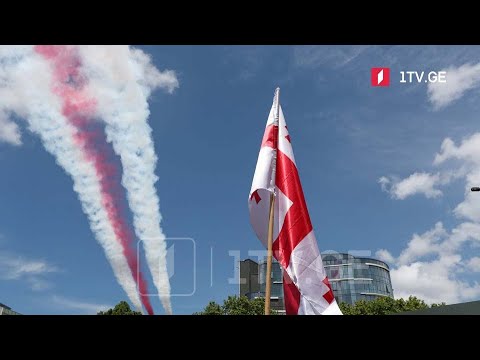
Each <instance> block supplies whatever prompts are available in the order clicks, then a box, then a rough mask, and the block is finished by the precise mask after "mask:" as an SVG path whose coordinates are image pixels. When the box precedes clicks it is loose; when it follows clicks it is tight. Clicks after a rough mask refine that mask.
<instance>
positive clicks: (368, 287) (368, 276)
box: [322, 253, 393, 304]
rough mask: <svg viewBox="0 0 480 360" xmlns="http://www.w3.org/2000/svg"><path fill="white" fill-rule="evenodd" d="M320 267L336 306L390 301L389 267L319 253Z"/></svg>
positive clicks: (363, 260)
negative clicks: (385, 299)
mask: <svg viewBox="0 0 480 360" xmlns="http://www.w3.org/2000/svg"><path fill="white" fill-rule="evenodd" d="M322 260H323V266H324V267H325V271H326V273H327V276H328V280H330V284H331V286H332V290H333V294H334V295H335V299H336V300H337V302H338V303H341V302H346V303H349V304H354V303H355V302H356V301H358V300H374V299H376V298H378V297H381V296H388V297H391V298H393V289H392V282H391V280H390V268H389V267H388V265H387V264H386V263H384V262H383V261H380V260H376V259H372V258H364V257H355V256H352V255H350V254H339V253H331V254H322Z"/></svg>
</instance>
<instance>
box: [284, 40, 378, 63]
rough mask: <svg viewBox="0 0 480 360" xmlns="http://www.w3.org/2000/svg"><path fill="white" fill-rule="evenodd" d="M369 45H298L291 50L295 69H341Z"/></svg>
mask: <svg viewBox="0 0 480 360" xmlns="http://www.w3.org/2000/svg"><path fill="white" fill-rule="evenodd" d="M369 47H370V46H369V45H353V46H352V45H338V46H329V45H318V46H317V45H312V46H306V45H299V46H295V47H294V50H293V58H294V64H295V65H296V66H297V67H303V68H316V67H320V66H329V67H334V68H338V67H342V66H344V65H347V64H348V63H350V62H352V61H353V60H355V59H356V58H357V57H358V56H359V55H361V54H362V53H363V52H364V51H365V50H367V49H368V48H369Z"/></svg>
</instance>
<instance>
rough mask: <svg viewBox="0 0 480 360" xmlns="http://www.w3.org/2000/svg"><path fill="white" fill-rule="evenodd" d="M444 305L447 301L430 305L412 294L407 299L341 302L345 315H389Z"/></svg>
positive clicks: (388, 298) (385, 298) (381, 298)
mask: <svg viewBox="0 0 480 360" xmlns="http://www.w3.org/2000/svg"><path fill="white" fill-rule="evenodd" d="M442 305H445V303H441V304H432V305H431V306H429V305H428V304H426V303H425V301H423V300H421V299H419V298H417V297H415V296H410V297H409V298H408V299H407V300H404V299H392V298H390V297H379V298H377V299H375V300H371V301H365V300H358V301H357V302H356V303H355V304H353V305H350V304H348V303H340V309H341V310H342V313H343V314H344V315H388V314H395V313H401V312H404V311H414V310H421V309H428V308H430V307H436V306H442Z"/></svg>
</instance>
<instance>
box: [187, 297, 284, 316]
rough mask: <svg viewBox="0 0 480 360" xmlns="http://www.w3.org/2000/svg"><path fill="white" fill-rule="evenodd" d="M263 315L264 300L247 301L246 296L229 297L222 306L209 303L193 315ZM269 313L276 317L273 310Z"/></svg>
mask: <svg viewBox="0 0 480 360" xmlns="http://www.w3.org/2000/svg"><path fill="white" fill-rule="evenodd" d="M264 313H265V299H264V298H256V299H253V300H249V299H248V298H247V297H246V296H241V297H238V296H229V297H228V299H226V300H224V301H223V305H219V304H217V303H216V302H215V301H210V302H209V303H208V305H207V306H206V307H205V309H203V311H202V312H198V313H195V314H194V315H263V314H264ZM270 313H271V314H272V315H277V312H276V311H275V310H270Z"/></svg>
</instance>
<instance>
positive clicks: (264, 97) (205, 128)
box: [0, 46, 480, 314]
mask: <svg viewBox="0 0 480 360" xmlns="http://www.w3.org/2000/svg"><path fill="white" fill-rule="evenodd" d="M140 48H141V49H142V50H143V51H145V52H146V53H148V54H150V55H151V56H152V60H153V63H154V64H155V66H156V67H157V68H158V69H160V70H163V69H171V70H174V71H175V72H176V76H177V79H178V81H179V87H178V88H177V89H176V90H175V91H174V92H173V93H172V94H169V93H167V92H164V91H156V92H155V93H154V94H153V95H152V97H151V99H150V102H149V103H150V111H151V115H150V118H149V124H150V126H151V127H152V129H153V137H154V141H155V150H156V153H157V155H158V158H159V160H158V165H157V169H156V174H157V175H158V176H159V181H158V182H157V192H158V195H159V198H160V210H161V213H162V216H163V222H162V227H163V229H164V231H165V233H166V235H167V236H168V237H182V238H192V239H193V240H194V242H195V248H196V267H195V269H194V270H195V273H196V287H195V289H193V283H192V271H193V261H192V255H193V254H192V249H191V247H189V246H190V243H188V242H183V243H180V242H178V241H177V242H174V243H175V254H174V259H175V260H174V270H175V274H174V275H173V277H172V278H171V283H172V293H173V294H187V293H190V292H192V290H195V291H194V294H193V295H191V296H173V297H172V304H173V310H174V313H176V314H191V313H193V312H195V311H199V310H201V309H202V308H203V307H204V306H205V305H206V304H207V303H208V302H209V301H210V300H215V301H217V302H221V301H223V299H225V298H226V297H227V296H228V295H234V294H237V292H238V285H236V284H230V283H229V278H233V277H234V275H235V273H234V268H235V262H234V259H235V258H234V256H231V255H232V254H234V253H236V254H240V257H241V258H245V257H247V256H248V251H249V250H260V249H261V246H260V242H259V241H258V240H257V239H256V237H255V235H254V233H253V230H252V229H251V226H250V223H249V219H248V207H247V197H248V191H249V189H250V185H251V181H252V176H253V171H254V169H255V164H256V159H257V155H258V151H259V146H260V141H261V138H262V135H263V130H264V126H265V123H266V118H267V115H268V111H269V110H270V107H271V102H272V97H273V91H274V89H275V87H276V86H280V88H281V104H282V108H283V111H284V114H285V117H286V121H287V123H288V126H289V132H290V135H291V138H292V144H293V149H294V152H295V157H296V162H297V166H298V168H299V172H300V177H301V181H302V184H303V188H304V192H305V196H306V200H307V205H308V208H309V212H310V216H311V219H312V222H313V225H314V229H315V232H316V237H317V240H318V243H319V247H320V250H321V251H326V250H334V251H340V252H348V251H359V250H360V251H369V252H371V254H372V256H377V257H380V258H382V259H384V260H387V262H388V263H389V264H390V265H391V266H392V281H393V287H394V292H395V295H396V296H407V295H409V294H413V295H417V296H420V297H422V298H424V299H426V300H428V301H430V302H432V301H435V302H438V301H446V302H458V301H467V300H478V299H479V298H480V285H478V283H477V282H478V275H479V271H480V258H478V256H480V254H479V253H480V251H479V244H480V223H479V222H478V219H480V205H476V203H480V199H478V200H476V196H475V194H470V193H469V192H468V191H467V190H466V189H467V188H468V187H469V186H470V185H472V184H475V181H477V182H478V183H477V185H479V184H480V140H479V139H478V138H477V137H475V133H476V132H477V131H478V129H479V128H480V125H479V124H480V123H479V118H478V110H479V107H480V102H478V99H479V91H480V65H479V64H480V47H477V46H298V47H296V46H145V47H140ZM380 66H385V67H390V69H391V86H390V87H372V86H371V84H370V68H371V67H380ZM445 69H446V71H447V85H448V86H443V87H442V86H441V85H440V84H425V83H421V84H400V83H399V79H400V75H399V72H400V71H408V70H414V71H439V70H445ZM1 101H2V100H1V99H0V102H1ZM14 121H15V122H16V123H17V124H18V126H19V130H20V132H21V145H18V144H17V145H14V144H13V142H12V141H11V140H10V141H9V140H8V137H7V136H8V135H5V132H4V134H3V141H2V131H1V129H0V302H2V303H5V304H7V305H9V306H11V307H12V308H13V309H14V310H17V311H19V312H21V313H25V314H84V313H95V311H96V310H97V309H98V308H101V307H102V306H103V307H104V306H109V305H114V304H116V303H117V302H118V301H120V300H124V299H126V295H125V293H124V292H123V290H122V288H121V287H120V286H119V285H118V283H117V282H116V280H115V278H114V276H113V273H112V270H111V267H110V265H109V263H108V262H107V260H106V258H105V255H104V253H103V250H102V249H101V247H100V246H99V245H98V243H97V242H96V241H95V238H94V236H93V234H92V232H91V230H90V228H89V225H88V222H87V219H86V217H85V215H84V214H83V212H82V208H81V206H80V203H79V201H78V198H77V195H76V194H75V193H74V192H73V190H72V180H71V178H70V177H69V176H68V175H66V174H65V172H64V171H63V170H62V169H61V168H60V167H59V166H58V165H57V164H56V163H55V160H54V158H53V157H52V156H51V155H50V154H49V153H47V152H46V151H45V150H44V149H43V146H42V144H41V142H40V140H39V139H38V138H37V137H36V136H35V135H33V134H32V133H30V132H29V131H28V129H27V127H26V125H25V123H24V122H23V121H22V120H21V119H14ZM0 125H2V121H1V119H0ZM2 126H5V123H4V124H3V125H2ZM446 138H450V139H451V141H452V142H453V143H452V142H449V141H446V143H445V139H446ZM462 141H463V143H462ZM442 143H443V144H444V147H443V148H442ZM436 154H440V155H439V156H437V161H436V162H435V156H436ZM476 155H478V156H476ZM476 158H478V159H479V160H476ZM380 179H382V180H380ZM472 186H473V185H472ZM171 244H173V242H172V243H171ZM149 281H150V280H149ZM150 283H151V281H150ZM150 287H151V288H152V289H153V286H152V285H151V286H150ZM152 303H153V305H154V308H155V310H156V313H160V314H161V313H163V310H162V307H161V305H160V302H159V300H158V298H152Z"/></svg>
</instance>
